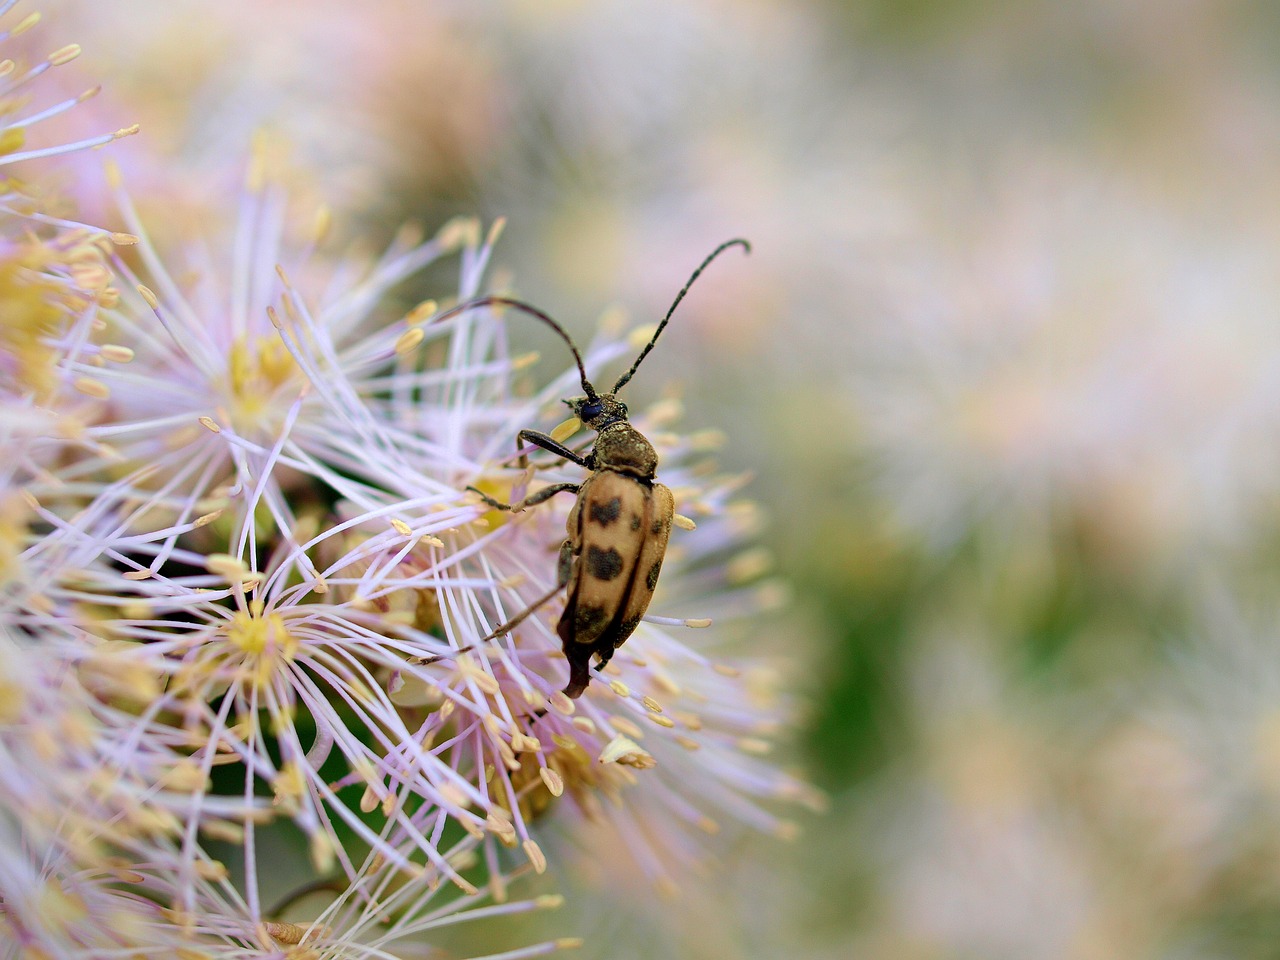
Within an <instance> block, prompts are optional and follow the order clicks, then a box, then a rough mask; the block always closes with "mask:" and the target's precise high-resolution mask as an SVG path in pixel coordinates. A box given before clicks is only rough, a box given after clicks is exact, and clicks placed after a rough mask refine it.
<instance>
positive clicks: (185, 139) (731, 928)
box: [41, 0, 1280, 960]
mask: <svg viewBox="0 0 1280 960" xmlns="http://www.w3.org/2000/svg"><path fill="white" fill-rule="evenodd" d="M41 9H42V10H43V11H44V13H45V15H46V23H47V24H48V26H46V27H45V28H42V29H46V30H49V31H50V33H49V36H50V37H51V38H53V39H55V40H57V41H58V42H68V41H76V42H79V43H80V44H82V45H83V47H84V48H85V53H84V55H83V56H82V57H81V59H80V60H79V61H78V62H77V64H76V69H77V70H79V71H80V74H79V76H78V77H77V76H75V75H71V76H69V77H68V78H67V80H66V82H67V83H68V84H70V85H71V86H72V87H75V86H76V85H77V84H79V85H80V86H83V85H85V84H84V80H85V78H89V80H90V81H91V82H93V81H97V82H102V83H103V84H104V86H105V91H104V93H103V94H102V96H100V97H98V98H96V99H95V100H93V101H91V102H90V103H89V104H86V105H85V106H84V108H83V110H85V111H88V112H89V113H90V114H95V115H96V119H91V120H86V116H85V114H84V113H82V112H81V111H76V114H77V116H76V118H75V122H76V123H77V125H79V126H81V127H82V128H84V127H85V126H86V124H89V125H90V126H91V128H92V129H97V128H99V127H100V128H101V129H114V128H116V127H119V126H124V125H126V124H128V123H132V122H141V124H142V127H143V132H142V134H140V135H139V136H138V137H135V138H131V139H129V140H125V141H121V142H120V143H118V144H116V145H114V146H113V147H112V148H111V149H112V151H113V153H114V155H115V156H116V157H117V159H118V161H119V163H120V164H121V166H122V167H124V168H125V170H126V171H127V173H128V179H129V185H130V190H131V192H132V193H133V194H134V196H135V197H136V198H137V200H138V203H139V206H140V207H141V208H142V209H143V214H144V218H146V216H147V210H148V207H150V208H151V209H153V210H164V211H167V212H168V214H169V216H167V217H154V218H152V219H153V222H156V223H157V228H158V230H161V231H162V230H163V229H165V227H164V224H166V223H170V224H173V223H174V220H173V216H174V215H175V214H176V212H177V211H180V210H181V211H187V213H185V214H184V216H187V217H189V218H192V219H198V216H199V213H198V211H199V210H200V209H201V208H202V206H204V207H206V208H212V207H216V206H217V205H218V204H219V203H221V202H223V199H222V198H223V197H225V195H226V192H225V183H226V182H227V178H228V177H230V176H237V175H239V171H240V169H241V164H242V159H243V156H244V154H245V152H246V147H247V144H248V142H249V140H250V138H251V137H253V136H254V134H255V133H257V132H265V133H266V135H267V136H268V138H269V141H270V144H271V145H272V149H275V150H278V151H279V153H280V154H281V155H282V156H287V158H288V161H287V162H288V163H289V164H290V165H291V170H292V171H293V172H292V175H291V182H292V185H293V189H294V190H295V191H296V192H297V193H300V194H304V195H305V194H309V193H314V195H315V196H317V197H324V198H325V199H326V200H327V201H328V202H329V203H330V204H331V205H332V206H333V207H334V208H335V211H336V213H337V214H338V215H339V216H338V218H337V219H338V220H339V221H340V222H342V223H343V224H344V225H345V226H344V227H343V229H344V230H346V231H347V235H348V236H349V237H350V238H355V237H362V238H365V239H366V241H367V242H371V243H372V242H376V241H378V240H380V239H384V238H386V237H389V236H390V235H391V234H392V233H393V232H394V231H395V230H396V229H397V228H398V227H399V225H400V224H401V223H403V222H404V221H406V220H415V221H419V222H421V223H423V224H424V225H426V227H427V229H429V230H434V229H435V228H436V227H437V226H438V225H439V224H440V223H441V222H443V221H444V220H445V219H446V218H447V217H449V216H452V215H454V214H458V213H467V214H479V215H481V216H483V217H484V218H486V219H492V218H494V217H497V216H505V217H506V218H507V221H508V222H507V232H506V233H505V234H504V238H503V240H502V243H501V244H500V246H499V253H498V257H497V261H498V263H499V265H500V275H501V276H503V277H508V278H511V279H512V282H513V284H514V288H515V289H516V290H518V291H519V293H520V294H521V295H522V296H523V297H525V298H526V299H528V300H530V301H533V302H535V303H538V304H540V305H541V306H543V307H544V308H546V309H547V310H549V311H551V312H552V313H553V314H555V315H556V316H557V317H560V318H562V320H563V322H564V323H565V324H566V326H568V327H569V328H570V329H571V330H573V331H574V332H575V333H577V334H579V335H581V336H583V337H587V336H589V334H590V331H591V330H592V329H594V325H595V323H596V319H597V318H598V317H599V315H600V314H601V313H602V312H603V311H605V310H606V309H608V308H611V307H613V306H617V305H620V306H622V307H623V308H625V309H626V311H627V312H628V314H629V315H630V316H631V317H632V318H633V320H637V321H640V320H648V319H650V318H656V317H657V316H660V315H661V313H662V312H663V311H664V310H665V308H666V306H667V304H668V303H669V302H670V300H671V298H672V296H673V295H674V294H675V292H676V290H677V289H678V288H679V286H680V285H681V284H682V283H683V281H684V279H685V278H686V277H687V275H688V273H689V271H690V269H691V268H692V267H693V266H694V265H695V264H696V263H697V262H698V261H699V260H700V259H701V258H702V257H703V256H704V255H705V254H706V253H707V252H708V251H709V250H710V249H711V248H712V247H713V246H714V245H715V244H717V243H718V242H720V241H722V240H725V239H727V238H729V237H731V236H739V235H741V236H745V237H748V238H749V239H750V240H751V241H752V242H753V244H754V245H755V252H754V253H753V254H752V256H751V257H750V258H743V257H741V256H739V255H738V253H737V252H734V253H731V254H729V255H726V256H725V257H724V258H723V259H722V260H721V261H719V262H717V264H716V265H715V267H714V268H713V269H712V270H711V271H709V273H708V275H707V276H706V277H705V278H704V279H703V280H702V281H701V282H700V284H699V286H698V287H696V288H695V289H694V291H693V293H692V294H691V295H690V297H689V299H688V300H687V301H686V305H685V306H684V307H682V312H681V313H680V314H679V315H678V316H677V319H676V321H675V322H674V324H673V326H672V328H671V329H670V331H669V332H668V333H667V334H666V335H665V336H664V340H663V342H662V343H661V345H660V346H659V348H658V350H657V352H656V353H655V354H654V355H653V356H652V358H651V360H650V361H648V362H647V363H646V366H645V367H644V368H643V369H642V372H641V374H640V376H639V377H638V378H637V380H636V381H635V382H634V384H633V385H632V386H630V387H628V391H629V392H631V393H632V394H633V398H632V402H633V404H634V403H635V402H636V401H637V400H640V399H645V398H647V399H654V398H656V397H660V396H678V397H679V398H680V399H681V400H682V401H683V404H684V408H685V415H684V420H683V423H682V427H683V428H685V429H690V430H709V429H719V430H723V431H724V433H725V434H726V442H725V444H724V447H723V451H722V463H723V464H724V465H725V466H728V467H731V468H734V469H740V470H743V471H751V472H752V473H753V474H754V475H755V479H754V481H753V485H752V487H751V489H752V490H753V491H754V496H755V498H756V500H757V501H758V502H759V503H760V505H761V506H762V508H763V514H764V515H765V516H766V517H767V523H766V525H765V526H764V527H763V528H762V532H761V540H760V542H761V549H760V550H759V551H757V552H755V553H753V554H751V555H749V557H748V560H749V562H747V561H744V562H742V563H741V564H740V569H738V570H737V571H735V573H736V575H737V577H738V579H739V582H740V583H741V584H742V586H743V587H744V589H748V588H749V589H755V590H757V591H758V592H759V593H760V595H761V598H762V599H768V600H770V601H772V602H773V604H774V606H775V612H773V613H772V614H771V615H769V616H768V617H762V618H759V619H758V620H756V621H755V624H754V627H753V629H754V631H755V635H754V637H753V638H752V642H753V643H755V644H757V645H760V646H762V647H763V648H764V649H766V650H767V651H769V653H770V654H771V655H773V656H774V657H775V658H777V659H779V660H780V661H782V662H783V663H785V665H786V666H787V669H788V672H789V676H790V679H791V683H792V685H793V688H794V690H795V691H796V694H797V697H798V698H799V699H800V702H801V703H803V704H804V711H803V726H802V727H801V728H799V729H797V730H796V731H795V735H794V737H793V738H792V743H791V746H790V747H789V748H788V751H789V753H790V755H779V756H778V757H777V758H776V759H777V760H778V762H779V763H781V764H783V765H785V766H788V767H794V768H796V769H805V770H807V771H808V775H809V777H810V778H811V779H812V780H813V781H814V782H815V783H816V784H817V785H819V786H820V787H821V788H822V789H823V790H825V791H826V793H827V795H828V797H829V799H830V805H829V810H828V812H826V813H825V814H822V815H814V816H808V815H805V816H802V817H800V820H801V823H802V826H803V830H802V832H801V834H800V836H799V837H798V838H797V839H796V840H795V841H793V842H790V843H783V842H781V841H779V840H777V839H775V838H744V839H742V840H741V841H738V842H737V843H736V844H735V845H733V846H731V848H730V850H729V852H728V853H727V854H726V863H725V869H724V870H723V871H721V872H718V873H714V874H709V875H707V876H706V877H702V878H698V879H696V880H691V881H690V886H689V889H687V890H685V891H683V892H682V894H681V896H680V897H677V898H676V899H675V900H674V901H669V902H668V903H667V906H666V907H664V908H663V909H661V910H658V911H656V912H655V911H652V910H641V909H639V908H637V909H636V910H635V911H632V910H630V909H629V904H630V903H631V902H632V900H633V895H632V892H631V891H626V890H622V891H619V890H607V891H601V890H593V889H592V887H593V883H592V881H591V878H590V877H589V876H586V877H578V878H577V882H578V883H579V885H580V886H581V888H582V894H583V896H584V897H587V898H588V899H587V900H585V901H583V900H577V901H575V902H578V903H583V902H585V903H586V904H587V905H586V906H585V907H579V909H580V910H581V912H582V916H581V917H580V921H581V923H583V924H585V925H587V926H591V925H593V924H594V927H595V928H596V929H597V930H603V931H604V936H603V938H601V937H600V935H599V934H598V933H597V934H596V939H595V940H593V941H591V942H590V943H589V945H588V947H586V948H585V953H584V954H583V955H584V956H592V957H597V956H598V957H636V958H642V957H664V958H672V957H675V958H681V960H683V958H701V957H722V956H728V957H735V956H740V957H744V958H757V957H759V958H765V957H813V958H847V957H858V958H868V960H933V958H966V960H967V958H991V960H1002V958H1009V960H1040V958H1045V960H1048V958H1062V960H1067V958H1071V960H1104V958H1126V960H1143V958H1193V957H1194V958H1201V957H1204V958H1210V957H1211V958H1236V957H1248V958H1252V957H1257V958H1266V957H1276V956H1280V946H1278V944H1280V629H1278V628H1277V611H1278V610H1280V596H1278V595H1277V589H1276V588H1277V585H1278V584H1280V576H1278V574H1280V536H1278V533H1280V313H1278V311H1277V304H1278V303H1280V269H1278V267H1280V242H1278V241H1280V216H1278V214H1280V6H1277V5H1275V4H1273V3H1266V2H1255V3H1249V2H1243V0H1242V2H1231V0H1077V2H1072V3H1060V2H1050V0H861V2H858V0H847V2H838V0H825V2H824V0H806V2H795V0H646V2H636V0H511V2H504V3H497V2H484V0H480V2H443V0H442V2H419V3H411V2H408V0H400V2H393V0H367V2H362V3H360V4H352V3H338V2H330V0H307V2H296V0H272V2H270V3H262V2H248V0H220V2H218V3H216V4H215V3H209V2H196V0H166V2H165V3H163V4H158V3H155V2H151V0H114V2H112V3H110V4H102V3H98V2H94V0H47V2H45V3H43V4H42V5H41ZM95 123H96V124H97V126H92V124H95ZM99 162H100V157H98V156H93V157H89V158H86V157H81V156H77V157H74V158H71V159H68V160H66V161H64V162H63V164H62V166H61V168H60V169H61V171H62V175H63V176H64V177H65V178H66V183H67V189H68V190H70V191H73V192H78V193H79V194H80V197H79V199H80V202H81V203H82V204H83V205H84V206H85V209H86V214H87V216H89V217H90V218H91V219H92V218H93V217H94V216H97V217H98V220H99V222H103V221H105V224H106V225H107V226H111V223H110V217H111V213H110V211H109V210H106V209H103V210H102V211H101V213H100V214H95V213H94V210H93V206H94V204H95V202H96V200H95V197H97V196H99V195H100V191H99V190H97V189H96V188H95V187H94V186H93V183H94V178H95V177H100V176H101V174H100V172H99V171H98V164H99ZM193 211H194V212H193ZM174 229H177V225H176V224H175V225H174ZM538 338H539V331H538V330H533V329H531V330H530V331H529V342H530V343H534V342H538ZM540 345H542V346H544V347H545V343H540ZM556 369H557V370H558V369H559V368H558V367H556ZM784 591H785V593H786V594H788V595H789V598H790V599H789V600H788V601H787V602H786V603H783V604H778V603H777V601H778V600H780V599H781V598H782V594H783V592H784ZM593 895H597V896H598V899H596V900H590V899H589V898H590V896H593ZM644 896H645V894H643V893H640V892H636V893H634V899H635V900H637V901H638V900H639V899H643V897H644ZM593 904H594V905H595V906H593ZM655 917H658V918H659V919H658V920H655ZM562 919H563V918H561V920H562Z"/></svg>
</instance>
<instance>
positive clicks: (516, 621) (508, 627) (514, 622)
mask: <svg viewBox="0 0 1280 960" xmlns="http://www.w3.org/2000/svg"><path fill="white" fill-rule="evenodd" d="M563 589H564V584H563V583H557V584H556V585H555V586H554V587H552V588H551V590H550V592H548V593H545V594H543V595H542V596H540V597H539V598H538V599H537V600H535V601H533V603H531V604H529V606H527V607H525V608H524V609H523V610H521V611H520V612H519V613H517V614H516V615H515V616H514V617H512V618H511V619H510V620H508V621H507V622H506V623H504V624H503V625H502V626H500V627H498V628H497V629H495V630H493V631H491V632H490V633H489V634H487V635H486V636H483V637H481V638H480V639H479V640H477V641H476V645H478V644H481V643H487V642H488V641H490V640H492V639H494V638H495V637H500V636H502V635H503V634H504V633H510V632H511V631H512V630H514V629H515V628H516V627H518V626H519V625H520V624H522V623H524V621H525V620H527V619H528V618H529V615H530V614H531V613H533V612H534V611H536V610H537V609H538V608H539V607H541V606H542V605H543V604H545V603H546V602H547V601H548V600H550V599H551V598H552V597H554V596H555V595H556V594H557V593H559V592H560V591H561V590H563Z"/></svg>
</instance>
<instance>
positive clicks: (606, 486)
mask: <svg viewBox="0 0 1280 960" xmlns="http://www.w3.org/2000/svg"><path fill="white" fill-rule="evenodd" d="M732 246H741V247H742V248H743V250H745V251H747V252H748V253H750V252H751V245H750V244H749V243H747V241H746V240H742V239H734V240H729V241H726V242H725V243H722V244H720V246H718V247H716V248H715V249H714V250H713V251H711V253H710V255H709V256H708V257H707V258H706V259H705V260H703V261H702V263H701V265H699V267H698V269H696V270H694V271H693V274H692V276H690V277H689V280H688V282H687V283H686V284H685V285H684V287H683V288H681V290H680V292H679V293H678V294H677V295H676V299H675V302H674V303H672V304H671V309H670V310H668V311H667V315H666V316H665V317H663V318H662V322H661V323H660V324H658V329H657V330H655V331H654V333H653V337H652V338H651V339H650V340H649V342H648V343H647V344H645V347H644V349H643V350H641V351H640V355H639V356H638V357H636V360H635V363H633V364H632V365H631V369H630V370H628V371H627V372H626V373H624V374H623V375H622V376H621V377H619V378H618V382H617V383H615V384H614V385H613V389H612V390H611V391H610V392H608V393H596V390H595V388H594V387H593V386H592V385H591V381H590V380H588V379H587V370H586V367H585V366H584V365H583V362H582V354H580V353H579V352H578V348H577V346H575V345H574V342H573V339H572V338H571V337H570V336H569V334H568V333H566V332H565V330H564V328H563V327H561V326H560V324H558V323H557V322H556V321H555V320H553V319H551V317H549V316H547V315H546V314H545V313H543V312H542V311H541V310H539V309H537V308H536V307H532V306H530V305H529V304H527V303H524V302H522V301H520V300H513V299H510V298H508V297H480V298H479V299H476V300H469V301H467V302H466V303H460V304H458V305H457V306H456V307H453V308H452V309H450V310H447V311H445V312H444V313H443V314H441V315H440V316H439V317H437V318H436V319H437V321H439V320H444V319H447V318H448V317H451V316H454V315H455V314H458V313H461V312H463V311H465V310H471V309H473V308H475V307H483V306H506V307H511V308H513V309H516V310H519V311H521V312H523V313H527V314H529V315H530V316H532V317H535V318H536V319H538V320H541V321H542V322H543V323H545V324H546V325H547V326H549V327H550V328H551V329H552V330H554V331H555V332H556V333H557V334H558V335H559V336H560V338H561V339H562V340H564V342H565V343H566V344H568V345H569V349H570V351H572V353H573V359H574V360H575V361H576V363H577V365H578V374H579V376H580V377H581V380H582V392H583V394H584V396H581V397H570V398H569V399H567V400H565V401H564V402H565V403H566V404H568V406H569V409H570V410H572V411H573V414H574V416H575V417H576V418H577V419H578V420H579V421H581V422H582V423H584V424H586V425H587V426H588V427H590V428H591V429H592V430H595V431H596V438H595V442H594V444H593V445H592V448H591V452H590V453H588V454H587V455H586V456H585V457H584V456H580V455H579V454H578V453H576V452H574V451H573V450H570V449H569V448H568V447H566V446H565V445H564V444H562V443H560V442H559V441H557V440H555V439H554V438H552V437H550V436H548V435H547V434H545V433H539V432H538V431H536V430H521V431H520V432H519V434H517V438H516V444H517V447H518V449H519V451H520V465H521V466H522V467H526V466H527V465H528V457H527V452H526V450H525V443H526V442H528V443H531V444H533V445H534V446H535V447H541V448H542V449H543V450H548V451H550V452H551V453H554V454H555V455H556V456H558V457H561V458H563V459H565V460H569V461H572V462H573V463H576V464H578V465H579V466H580V467H583V468H585V469H586V470H589V471H590V476H588V477H587V478H586V479H585V480H584V481H583V482H582V483H553V484H551V485H549V486H546V487H543V488H542V489H541V490H539V491H537V492H536V493H533V494H530V495H529V496H527V497H525V498H524V499H523V500H519V501H517V502H516V503H502V502H501V501H499V500H495V499H493V498H492V497H490V496H488V495H487V494H485V493H483V492H482V491H480V490H477V489H476V488H475V487H468V488H467V489H468V490H470V491H472V492H473V493H476V494H478V495H479V497H480V499H481V500H483V501H484V502H485V503H487V504H488V505H489V506H490V507H493V508H494V509H497V510H509V511H511V512H512V513H519V512H520V511H521V510H524V509H525V508H527V507H532V506H535V505H537V504H539V503H542V502H543V501H545V500H550V499H551V498H552V497H553V496H555V495H556V494H557V493H565V492H568V493H573V494H576V495H577V497H578V499H577V502H576V503H574V505H573V509H572V510H570V512H569V520H568V523H567V524H566V530H567V533H568V538H567V539H566V540H565V541H564V543H563V544H561V545H560V559H559V563H558V566H557V576H556V586H555V588H554V589H553V590H551V592H549V593H547V594H546V595H545V596H543V597H540V598H538V599H537V600H535V601H534V602H533V603H532V604H530V605H529V606H528V607H527V608H525V610H523V611H522V612H521V613H519V614H517V615H516V616H515V617H513V618H512V619H510V620H508V621H507V622H506V623H504V624H502V626H500V627H498V628H497V629H495V630H494V631H492V632H491V633H490V634H489V635H488V636H486V637H484V638H483V640H481V641H480V642H482V643H483V642H485V641H488V640H491V639H493V638H494V637H497V636H500V635H502V634H504V633H507V632H508V631H510V630H511V629H513V628H514V627H515V626H516V625H518V624H519V623H521V622H522V621H523V620H524V619H525V618H526V617H528V616H529V615H530V614H531V613H533V612H534V611H535V610H537V609H538V608H539V607H541V606H542V605H543V604H544V603H546V602H547V601H548V600H550V599H551V598H552V597H554V596H555V595H556V594H557V593H559V592H560V590H562V589H563V588H565V587H568V589H569V595H568V600H567V601H566V603H565V608H564V613H563V614H562V615H561V616H560V622H559V623H558V624H557V625H556V633H558V634H559V635H560V640H561V642H562V643H563V644H564V655H565V657H566V659H568V661H569V683H568V685H567V686H566V687H565V688H564V692H565V694H567V695H568V696H570V697H573V698H577V697H580V696H581V695H582V692H583V691H584V690H586V689H587V684H588V683H589V682H590V680H591V670H590V666H591V658H592V657H593V656H596V657H599V659H600V666H602V667H603V666H604V665H605V664H606V663H608V662H609V660H610V658H611V657H612V656H613V654H614V651H616V650H617V649H618V648H619V647H620V646H622V644H623V643H624V642H625V641H626V639H627V638H628V637H629V636H631V634H632V633H633V632H634V631H635V629H636V626H637V625H638V624H639V623H640V618H641V617H643V616H644V612H645V610H647V609H648V608H649V601H650V600H651V599H652V598H653V590H654V587H655V586H657V583H658V571H659V570H661V569H662V558H663V556H664V555H665V553H666V551H667V539H668V537H669V536H670V535H671V520H672V517H673V516H674V515H675V501H674V499H673V498H672V496H671V491H670V490H668V489H667V488H666V487H664V486H663V485H662V484H660V483H658V482H657V480H656V479H655V475H656V473H657V470H658V455H657V454H656V453H655V452H654V449H653V444H651V443H650V442H649V441H648V440H647V439H645V437H644V436H643V435H642V434H641V433H640V431H639V430H637V429H636V428H635V427H633V426H632V425H631V424H630V423H628V422H627V405H626V404H625V403H623V402H622V401H621V400H619V399H618V398H617V394H618V391H619V390H621V389H622V388H623V387H624V386H626V384H627V382H628V381H629V380H630V379H631V377H632V375H633V374H634V373H635V372H636V370H637V369H638V368H639V366H640V364H641V363H642V362H643V361H644V358H645V357H647V356H648V355H649V351H650V350H652V349H653V346H654V344H655V343H657V342H658V337H659V335H660V334H661V333H662V331H663V328H665V327H666V325H667V322H668V321H669V320H670V319H671V315H672V314H673V313H675V310H676V307H677V306H679V305H680V301H681V300H683V299H684V296H685V294H686V293H688V292H689V288H690V287H691V286H693V282H694V281H695V280H697V279H698V277H699V275H701V273H702V271H703V270H705V269H706V268H707V266H708V265H709V264H710V263H711V261H712V260H714V259H715V258H716V257H718V256H719V255H720V254H721V253H723V252H724V251H725V250H727V249H729V248H730V247H732Z"/></svg>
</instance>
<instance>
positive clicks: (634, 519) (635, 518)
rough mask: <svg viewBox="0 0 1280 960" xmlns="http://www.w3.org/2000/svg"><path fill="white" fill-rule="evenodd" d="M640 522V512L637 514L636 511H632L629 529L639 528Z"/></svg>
mask: <svg viewBox="0 0 1280 960" xmlns="http://www.w3.org/2000/svg"><path fill="white" fill-rule="evenodd" d="M640 523H641V520H640V514H638V513H633V514H632V515H631V529H632V530H639V529H640Z"/></svg>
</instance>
